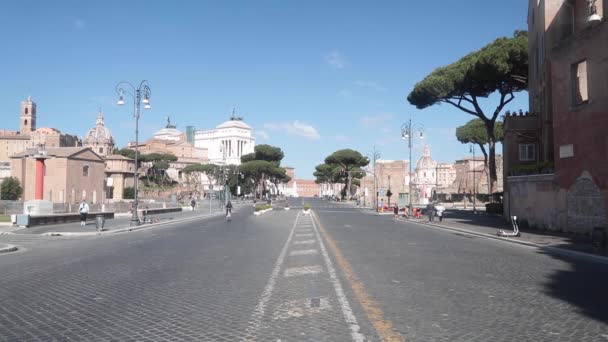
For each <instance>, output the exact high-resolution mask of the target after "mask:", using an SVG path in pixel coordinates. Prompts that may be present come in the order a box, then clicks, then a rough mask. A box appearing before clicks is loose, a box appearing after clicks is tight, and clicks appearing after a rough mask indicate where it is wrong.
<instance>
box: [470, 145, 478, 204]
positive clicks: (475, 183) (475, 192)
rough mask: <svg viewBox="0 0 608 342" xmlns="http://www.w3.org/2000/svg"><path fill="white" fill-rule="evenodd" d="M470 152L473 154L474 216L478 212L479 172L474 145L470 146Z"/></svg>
mask: <svg viewBox="0 0 608 342" xmlns="http://www.w3.org/2000/svg"><path fill="white" fill-rule="evenodd" d="M469 152H470V153H473V214H475V212H476V209H477V208H476V206H475V204H476V197H477V180H476V177H475V174H476V173H477V170H475V146H473V144H471V145H469Z"/></svg>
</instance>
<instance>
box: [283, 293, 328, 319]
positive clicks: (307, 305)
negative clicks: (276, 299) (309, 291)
mask: <svg viewBox="0 0 608 342" xmlns="http://www.w3.org/2000/svg"><path fill="white" fill-rule="evenodd" d="M310 301H311V299H310V298H305V299H299V300H290V301H288V302H286V303H283V304H281V305H279V306H278V307H277V309H276V310H275V312H274V313H273V315H272V318H273V319H274V320H287V319H291V318H294V317H295V318H299V317H304V316H312V315H315V314H318V313H320V312H321V311H323V310H327V309H330V308H331V306H330V305H329V299H328V298H327V297H320V298H319V306H312V305H311V302H310Z"/></svg>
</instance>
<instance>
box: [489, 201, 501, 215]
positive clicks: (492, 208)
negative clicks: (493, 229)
mask: <svg viewBox="0 0 608 342" xmlns="http://www.w3.org/2000/svg"><path fill="white" fill-rule="evenodd" d="M502 212H503V207H502V203H486V213H488V214H502Z"/></svg>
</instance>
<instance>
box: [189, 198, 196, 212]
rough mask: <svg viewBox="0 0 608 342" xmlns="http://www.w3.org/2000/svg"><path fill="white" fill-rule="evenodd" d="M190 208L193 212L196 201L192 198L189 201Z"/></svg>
mask: <svg viewBox="0 0 608 342" xmlns="http://www.w3.org/2000/svg"><path fill="white" fill-rule="evenodd" d="M190 206H191V207H192V211H194V207H196V200H195V199H194V197H192V199H191V200H190Z"/></svg>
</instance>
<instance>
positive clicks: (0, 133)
mask: <svg viewBox="0 0 608 342" xmlns="http://www.w3.org/2000/svg"><path fill="white" fill-rule="evenodd" d="M37 115H38V114H37V106H36V103H35V102H34V101H33V100H32V98H31V97H28V98H27V100H25V101H22V102H21V111H20V114H19V130H18V131H11V130H4V129H2V130H0V162H9V161H10V158H11V156H13V155H15V154H17V153H20V152H24V151H25V150H26V149H28V148H35V147H37V146H39V145H44V146H46V147H47V148H53V147H77V146H82V142H81V141H80V139H79V138H78V137H77V136H75V135H69V134H63V133H61V131H59V130H58V129H56V128H49V127H42V128H37V126H36V124H37Z"/></svg>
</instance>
